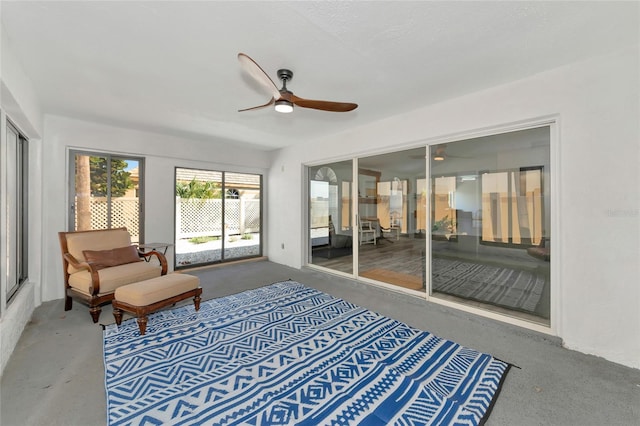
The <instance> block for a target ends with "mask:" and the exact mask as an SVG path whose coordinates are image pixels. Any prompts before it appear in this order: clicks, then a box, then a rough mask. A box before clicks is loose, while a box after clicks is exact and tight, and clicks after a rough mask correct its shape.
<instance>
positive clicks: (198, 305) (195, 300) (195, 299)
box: [193, 294, 201, 311]
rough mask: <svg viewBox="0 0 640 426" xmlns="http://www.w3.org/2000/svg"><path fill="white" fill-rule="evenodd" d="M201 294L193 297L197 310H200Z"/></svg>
mask: <svg viewBox="0 0 640 426" xmlns="http://www.w3.org/2000/svg"><path fill="white" fill-rule="evenodd" d="M200 300H201V299H200V295H199V294H196V297H194V298H193V306H194V307H195V308H196V311H199V310H200Z"/></svg>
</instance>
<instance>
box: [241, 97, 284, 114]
mask: <svg viewBox="0 0 640 426" xmlns="http://www.w3.org/2000/svg"><path fill="white" fill-rule="evenodd" d="M275 103H276V100H275V99H273V98H271V100H270V101H269V102H267V103H266V104H264V105H259V106H255V107H251V108H245V109H239V110H238V112H244V111H253V110H254V109H260V108H266V107H268V106H270V105H273V104H275Z"/></svg>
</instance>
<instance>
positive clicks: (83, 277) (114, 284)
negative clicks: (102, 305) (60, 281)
mask: <svg viewBox="0 0 640 426" xmlns="http://www.w3.org/2000/svg"><path fill="white" fill-rule="evenodd" d="M161 274H162V267H160V266H158V265H157V264H153V263H147V262H135V263H127V264H124V265H119V266H112V267H110V268H104V269H101V270H99V271H98V276H99V277H100V293H99V294H100V295H102V294H107V293H113V292H114V291H115V290H116V288H118V287H121V286H123V285H127V284H131V283H135V282H138V281H145V280H149V279H151V278H156V277H159V276H160V275H161ZM69 285H70V286H71V287H73V288H74V289H76V290H78V291H80V292H82V293H85V294H87V295H90V294H91V292H90V291H89V289H90V288H91V274H90V273H89V271H80V272H76V273H75V274H71V275H70V276H69Z"/></svg>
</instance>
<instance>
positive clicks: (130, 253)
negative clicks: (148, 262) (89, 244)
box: [82, 246, 142, 270]
mask: <svg viewBox="0 0 640 426" xmlns="http://www.w3.org/2000/svg"><path fill="white" fill-rule="evenodd" d="M82 253H83V254H84V258H85V259H86V261H87V262H93V263H94V266H95V268H96V269H98V270H99V269H104V268H109V267H111V266H118V265H125V264H127V263H133V262H141V261H142V259H141V258H140V255H138V250H137V249H136V247H135V246H124V247H118V248H114V249H111V250H83V251H82Z"/></svg>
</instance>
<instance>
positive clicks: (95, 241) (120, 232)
mask: <svg viewBox="0 0 640 426" xmlns="http://www.w3.org/2000/svg"><path fill="white" fill-rule="evenodd" d="M65 239H66V240H67V249H68V250H69V254H71V255H72V256H73V257H75V258H76V260H77V261H78V262H82V261H83V259H84V255H83V253H82V252H83V251H85V250H110V249H112V248H115V247H124V246H130V245H131V236H130V235H129V231H127V230H126V229H105V230H100V231H88V232H71V233H68V234H67V235H66V237H65ZM67 272H68V273H70V274H73V273H74V272H78V270H77V269H76V268H74V267H73V266H71V265H69V267H68V268H67Z"/></svg>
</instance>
